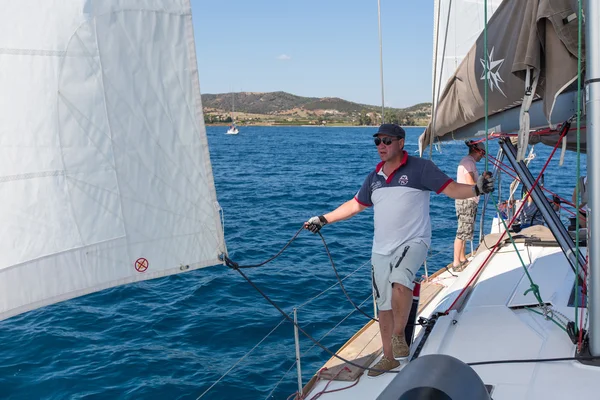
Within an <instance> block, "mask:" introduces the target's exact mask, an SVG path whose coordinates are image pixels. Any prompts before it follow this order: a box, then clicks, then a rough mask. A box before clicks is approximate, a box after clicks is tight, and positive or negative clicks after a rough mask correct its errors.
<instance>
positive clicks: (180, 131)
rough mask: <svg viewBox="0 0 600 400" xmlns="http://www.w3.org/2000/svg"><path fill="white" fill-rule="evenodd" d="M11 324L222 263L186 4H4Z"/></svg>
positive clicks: (2, 213) (1, 30) (1, 140)
mask: <svg viewBox="0 0 600 400" xmlns="http://www.w3.org/2000/svg"><path fill="white" fill-rule="evenodd" d="M0 66H1V68H0V88H1V89H0V221H2V222H1V223H0V237H1V239H2V240H0V319H4V318H8V317H10V316H12V315H16V314H18V313H21V312H25V311H28V310H31V309H34V308H37V307H41V306H44V305H47V304H51V303H55V302H57V301H61V300H65V299H69V298H73V297H76V296H80V295H84V294H87V293H91V292H93V291H97V290H101V289H105V288H108V287H112V286H116V285H121V284H125V283H129V282H134V281H139V280H145V279H151V278H157V277H161V276H165V275H170V274H175V273H179V272H183V271H187V270H192V269H196V268H201V267H205V266H209V265H215V264H219V263H221V262H220V261H219V259H218V256H219V254H221V253H225V252H226V248H225V243H224V238H223V232H222V227H221V223H220V215H219V211H220V209H219V206H218V203H217V200H216V194H215V189H214V182H213V176H212V168H211V164H210V158H209V153H208V144H207V139H206V132H205V128H204V125H203V115H202V105H201V102H200V88H199V83H198V71H197V63H196V54H195V44H194V35H193V31H192V17H191V11H190V4H189V2H188V0H170V1H161V0H5V1H3V2H2V12H1V13H0Z"/></svg>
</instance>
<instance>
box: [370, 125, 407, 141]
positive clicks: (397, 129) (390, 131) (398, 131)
mask: <svg viewBox="0 0 600 400" xmlns="http://www.w3.org/2000/svg"><path fill="white" fill-rule="evenodd" d="M377 135H388V136H396V137H399V138H401V139H404V138H405V137H406V132H404V129H402V127H401V126H400V125H396V124H383V125H381V126H380V127H379V130H378V131H377V133H376V134H374V135H373V136H377Z"/></svg>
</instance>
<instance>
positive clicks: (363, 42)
mask: <svg viewBox="0 0 600 400" xmlns="http://www.w3.org/2000/svg"><path fill="white" fill-rule="evenodd" d="M191 4H192V16H193V21H194V34H195V37H196V47H197V57H198V68H199V74H200V90H201V92H202V93H228V92H232V91H233V92H242V91H243V92H274V91H284V92H288V93H292V94H295V95H298V96H307V97H339V98H342V99H345V100H349V101H353V102H357V103H363V104H371V105H381V83H380V70H379V67H380V63H379V32H378V25H377V0H296V1H292V0H191ZM381 24H382V35H383V74H384V94H385V105H386V106H387V107H409V106H411V105H414V104H416V103H422V102H430V101H431V70H432V54H433V1H432V0H381Z"/></svg>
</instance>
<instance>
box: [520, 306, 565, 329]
mask: <svg viewBox="0 0 600 400" xmlns="http://www.w3.org/2000/svg"><path fill="white" fill-rule="evenodd" d="M525 309H526V310H527V311H531V312H532V313H535V314H538V315H541V316H543V317H544V318H546V319H549V320H550V321H552V322H554V323H555V324H556V326H558V327H559V328H560V329H562V330H563V331H564V332H567V328H565V327H564V326H562V325H561V324H559V323H558V321H556V320H555V319H554V317H546V316H545V315H544V313H541V312H539V311H535V310H534V309H532V308H531V307H525Z"/></svg>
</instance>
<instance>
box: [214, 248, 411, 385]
mask: <svg viewBox="0 0 600 400" xmlns="http://www.w3.org/2000/svg"><path fill="white" fill-rule="evenodd" d="M224 258H225V262H226V264H227V266H229V267H230V268H233V269H234V270H236V271H237V272H238V273H239V274H240V275H241V276H242V278H244V279H245V280H246V282H248V283H249V284H250V286H252V287H253V288H254V289H255V290H256V291H257V292H258V293H259V294H260V295H261V296H262V297H263V298H264V299H265V300H267V302H268V303H269V304H271V305H272V306H273V307H275V309H276V310H277V311H279V313H280V314H281V315H283V316H284V317H285V319H287V320H288V321H289V322H290V323H292V324H293V325H295V326H296V327H297V328H298V330H299V331H300V332H302V334H303V335H304V336H306V337H307V338H308V339H310V340H311V341H312V342H313V343H315V344H316V345H317V346H319V347H320V348H321V349H323V350H324V351H325V352H326V353H328V354H329V355H331V356H332V357H335V358H337V359H338V360H340V361H343V362H345V363H347V364H349V365H352V366H353V367H357V368H360V369H363V370H365V371H374V372H382V373H389V374H397V373H399V372H400V371H393V370H392V371H384V370H380V369H377V368H369V367H365V366H363V365H360V364H357V363H355V362H353V361H350V360H347V359H345V358H343V357H342V356H340V355H338V354H337V353H335V352H333V351H332V350H330V349H329V348H328V347H325V346H324V345H323V344H321V343H320V342H319V341H318V340H317V339H315V338H314V337H312V336H311V335H310V334H309V333H308V332H306V331H305V330H304V329H302V327H301V326H300V325H298V324H297V323H296V322H294V320H293V319H292V318H291V317H290V316H289V315H287V314H286V312H285V311H283V310H282V309H281V307H279V306H278V305H277V303H275V302H274V301H273V300H271V299H270V298H269V296H267V295H266V294H265V293H264V292H263V291H262V290H261V289H260V288H259V287H258V286H256V284H255V283H254V282H252V281H251V280H250V278H248V276H247V275H246V274H244V272H243V271H242V270H241V269H240V268H238V267H237V265H236V264H235V263H234V262H232V261H231V260H230V259H229V258H228V257H227V256H224Z"/></svg>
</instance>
